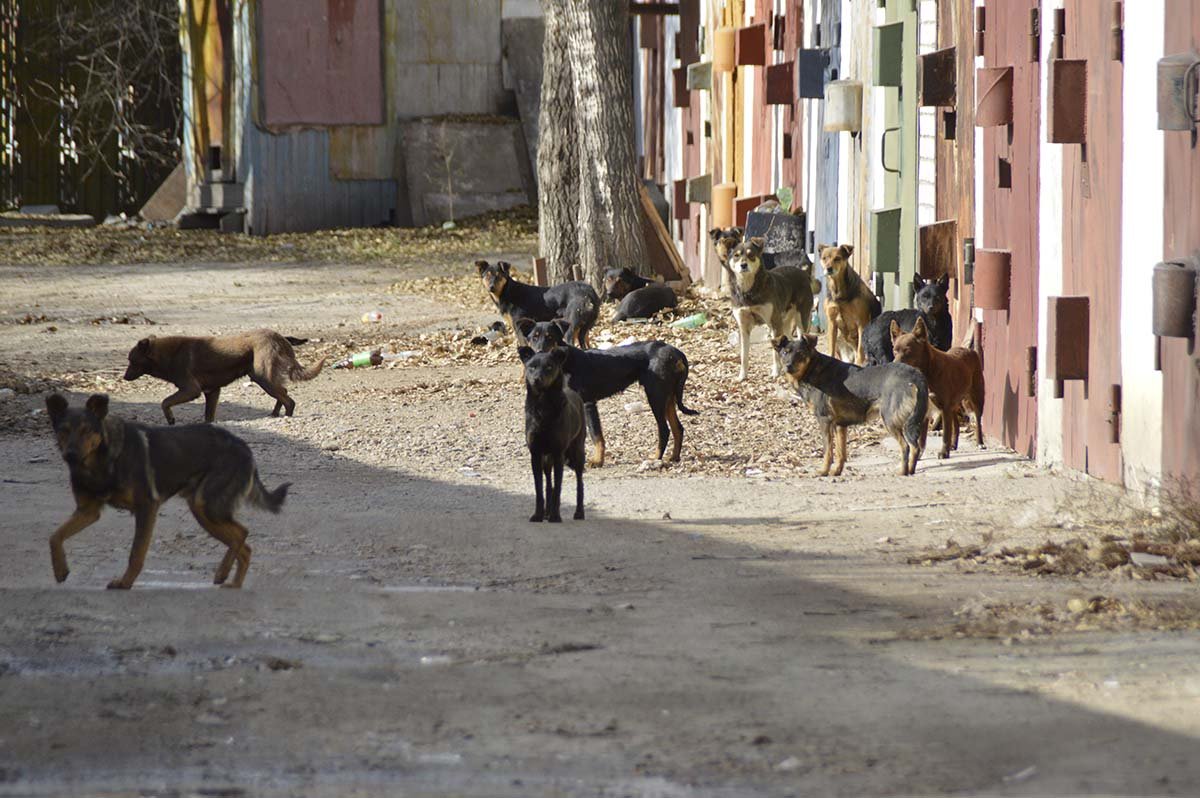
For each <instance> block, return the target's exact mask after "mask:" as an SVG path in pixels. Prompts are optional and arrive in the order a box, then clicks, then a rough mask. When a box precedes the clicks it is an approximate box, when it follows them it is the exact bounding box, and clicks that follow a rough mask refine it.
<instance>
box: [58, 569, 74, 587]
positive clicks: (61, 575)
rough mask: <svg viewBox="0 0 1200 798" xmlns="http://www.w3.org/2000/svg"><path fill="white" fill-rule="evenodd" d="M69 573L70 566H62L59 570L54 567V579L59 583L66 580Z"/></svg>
mask: <svg viewBox="0 0 1200 798" xmlns="http://www.w3.org/2000/svg"><path fill="white" fill-rule="evenodd" d="M70 575H71V569H70V568H63V569H62V570H61V571H60V570H59V569H57V568H55V569H54V581H55V582H58V583H59V584H60V585H61V584H62V583H63V582H65V581H67V577H68V576H70Z"/></svg>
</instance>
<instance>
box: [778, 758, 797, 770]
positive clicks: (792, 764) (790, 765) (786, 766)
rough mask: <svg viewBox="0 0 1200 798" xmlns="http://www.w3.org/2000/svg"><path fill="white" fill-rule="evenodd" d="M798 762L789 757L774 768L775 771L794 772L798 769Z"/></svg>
mask: <svg viewBox="0 0 1200 798" xmlns="http://www.w3.org/2000/svg"><path fill="white" fill-rule="evenodd" d="M800 764H801V763H800V760H799V759H797V758H796V757H794V756H789V757H788V758H787V759H785V760H783V761H782V762H780V763H779V764H778V765H776V766H775V769H776V770H782V771H788V770H796V769H798V768H799V767H800Z"/></svg>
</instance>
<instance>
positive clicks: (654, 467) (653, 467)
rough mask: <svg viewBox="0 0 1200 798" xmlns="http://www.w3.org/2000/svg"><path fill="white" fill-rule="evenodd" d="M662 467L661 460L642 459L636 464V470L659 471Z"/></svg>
mask: <svg viewBox="0 0 1200 798" xmlns="http://www.w3.org/2000/svg"><path fill="white" fill-rule="evenodd" d="M662 467H663V461H662V460H643V461H642V464H641V465H640V466H638V471H661V470H662Z"/></svg>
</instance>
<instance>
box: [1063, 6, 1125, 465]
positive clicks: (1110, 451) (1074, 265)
mask: <svg viewBox="0 0 1200 798" xmlns="http://www.w3.org/2000/svg"><path fill="white" fill-rule="evenodd" d="M1098 5H1100V4H1097V3H1096V2H1095V0H1067V3H1066V6H1065V11H1066V27H1065V28H1064V34H1065V36H1064V39H1063V57H1064V58H1066V59H1075V60H1080V59H1085V60H1086V61H1087V67H1086V70H1087V98H1086V100H1087V102H1086V105H1087V107H1086V128H1085V130H1086V134H1085V137H1086V139H1087V140H1086V141H1085V142H1084V143H1082V144H1047V145H1046V146H1048V147H1062V148H1063V152H1062V155H1063V294H1064V295H1076V296H1087V297H1088V300H1089V303H1088V306H1089V313H1088V329H1089V333H1088V378H1087V380H1085V381H1071V382H1067V383H1066V390H1065V392H1064V399H1065V401H1064V402H1063V459H1064V462H1065V463H1066V464H1067V466H1069V467H1071V468H1075V469H1078V470H1080V471H1086V472H1087V473H1088V474H1091V475H1092V476H1095V477H1100V478H1101V479H1105V480H1108V481H1110V482H1117V483H1120V482H1122V481H1123V476H1124V475H1123V466H1122V462H1121V447H1120V444H1119V443H1116V442H1114V441H1115V436H1114V428H1117V429H1119V427H1118V425H1119V417H1118V415H1117V414H1118V413H1119V411H1120V386H1121V157H1122V144H1121V140H1122V130H1123V127H1122V110H1121V109H1122V86H1123V74H1124V71H1123V69H1122V65H1121V62H1120V61H1119V60H1114V59H1113V58H1112V15H1111V11H1110V9H1111V4H1110V3H1104V4H1103V6H1104V10H1105V11H1106V12H1109V13H1100V10H1099V9H1098V8H1097V6H1098ZM1062 99H1063V100H1064V101H1066V100H1070V99H1072V97H1066V96H1065V97H1063V98H1062ZM1051 103H1052V104H1053V103H1054V99H1053V98H1052V99H1051ZM1056 113H1057V111H1056Z"/></svg>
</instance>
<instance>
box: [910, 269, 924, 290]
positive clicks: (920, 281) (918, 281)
mask: <svg viewBox="0 0 1200 798" xmlns="http://www.w3.org/2000/svg"><path fill="white" fill-rule="evenodd" d="M924 287H925V278H924V277H922V276H921V275H920V274H915V273H914V274H913V290H914V291H920V290H921V289H922V288H924Z"/></svg>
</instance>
